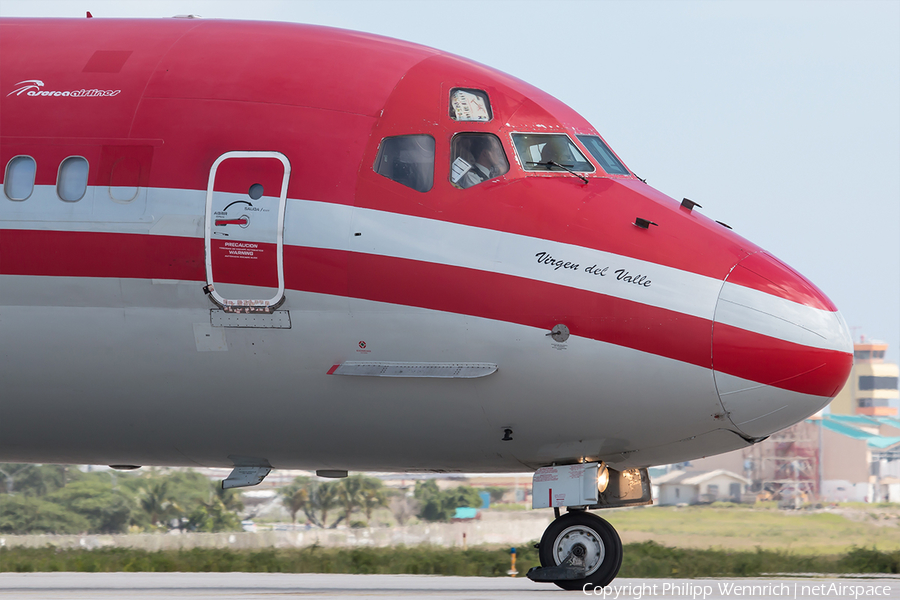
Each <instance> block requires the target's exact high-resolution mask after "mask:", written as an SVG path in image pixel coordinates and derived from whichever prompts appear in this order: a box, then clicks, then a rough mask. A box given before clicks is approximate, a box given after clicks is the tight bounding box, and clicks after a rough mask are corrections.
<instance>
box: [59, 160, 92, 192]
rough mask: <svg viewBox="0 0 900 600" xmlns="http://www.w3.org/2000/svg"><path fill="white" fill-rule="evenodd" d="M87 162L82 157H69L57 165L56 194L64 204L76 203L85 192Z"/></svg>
mask: <svg viewBox="0 0 900 600" xmlns="http://www.w3.org/2000/svg"><path fill="white" fill-rule="evenodd" d="M87 180H88V161H87V159H85V158H84V157H83V156H70V157H69V158H67V159H65V160H64V161H62V164H60V165H59V175H58V176H57V178H56V193H57V195H58V196H59V197H60V198H61V199H62V200H65V201H66V202H78V201H79V200H81V199H82V198H83V197H84V193H85V192H86V191H87Z"/></svg>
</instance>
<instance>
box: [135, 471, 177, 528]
mask: <svg viewBox="0 0 900 600" xmlns="http://www.w3.org/2000/svg"><path fill="white" fill-rule="evenodd" d="M140 505H141V508H142V509H144V512H146V513H147V516H149V517H150V523H151V524H153V525H155V526H157V527H158V526H161V525H164V524H165V522H166V521H167V520H168V518H169V517H170V516H171V515H172V513H173V512H175V511H176V510H178V506H177V505H176V504H175V503H174V502H172V500H171V499H170V497H169V482H168V481H167V480H165V479H151V480H150V481H148V482H147V485H146V486H144V487H142V488H141V489H140Z"/></svg>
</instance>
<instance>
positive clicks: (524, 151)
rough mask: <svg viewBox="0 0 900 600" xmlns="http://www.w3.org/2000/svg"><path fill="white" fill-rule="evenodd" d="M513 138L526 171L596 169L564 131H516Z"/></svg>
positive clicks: (584, 171) (581, 170) (584, 170)
mask: <svg viewBox="0 0 900 600" xmlns="http://www.w3.org/2000/svg"><path fill="white" fill-rule="evenodd" d="M512 138H513V145H514V146H515V148H516V153H517V154H518V155H519V161H520V162H521V163H522V168H523V169H525V170H526V171H566V170H569V171H577V172H582V173H591V172H593V171H594V166H593V165H592V164H591V163H590V162H589V161H588V159H586V158H585V157H584V154H582V153H581V151H580V150H579V149H578V147H577V146H575V143H574V142H573V141H572V140H571V139H569V136H567V135H565V134H563V133H514V134H512Z"/></svg>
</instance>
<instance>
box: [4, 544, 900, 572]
mask: <svg viewBox="0 0 900 600" xmlns="http://www.w3.org/2000/svg"><path fill="white" fill-rule="evenodd" d="M517 551H518V555H517V563H516V567H517V569H518V571H519V574H520V576H524V574H525V572H526V571H527V570H528V569H529V568H530V567H532V566H536V565H537V564H538V557H537V550H535V549H534V547H533V543H531V544H527V545H523V546H521V547H518V548H517ZM509 568H510V555H509V552H508V549H501V550H496V549H485V548H472V549H468V550H461V549H454V548H437V547H431V546H420V547H410V548H407V547H393V548H354V549H348V548H321V547H316V546H311V547H307V548H301V549H269V550H261V551H252V550H245V551H240V550H237V551H236V550H227V549H216V548H195V549H191V550H164V551H158V552H148V551H145V550H135V549H128V548H105V549H96V550H61V549H56V548H52V547H45V548H0V572H53V571H68V572H92V573H94V572H175V571H180V572H232V571H238V572H249V573H354V574H411V575H457V576H487V577H492V576H493V577H499V576H506V575H507V570H508V569H509ZM772 573H872V574H875V573H893V574H897V573H900V551H897V550H895V551H881V550H876V549H867V548H853V549H851V550H850V551H848V552H845V553H842V554H837V555H813V554H795V553H791V552H785V551H776V550H764V549H761V548H760V549H756V550H752V551H730V550H698V549H691V548H670V547H666V546H661V545H659V544H656V543H654V542H642V543H638V544H626V546H625V558H624V560H623V563H622V570H621V571H620V572H619V576H620V577H636V578H645V577H683V578H688V577H752V576H761V575H766V574H772Z"/></svg>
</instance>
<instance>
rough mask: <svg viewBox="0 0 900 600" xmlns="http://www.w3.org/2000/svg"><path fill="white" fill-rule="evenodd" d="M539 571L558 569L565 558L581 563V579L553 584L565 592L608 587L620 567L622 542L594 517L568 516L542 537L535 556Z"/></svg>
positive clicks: (550, 527)
mask: <svg viewBox="0 0 900 600" xmlns="http://www.w3.org/2000/svg"><path fill="white" fill-rule="evenodd" d="M538 554H539V556H540V559H541V566H542V567H556V566H559V565H560V564H561V563H562V562H563V561H565V560H566V559H567V558H570V560H571V557H573V556H574V557H576V558H577V560H579V561H583V565H584V569H585V577H584V579H565V580H559V581H554V582H553V583H555V584H556V585H557V586H559V587H561V588H562V589H564V590H582V589H584V586H585V585H588V586H589V588H590V589H593V588H594V587H605V586H607V585H609V584H610V583H611V582H612V580H613V579H615V578H616V575H617V574H618V573H619V567H621V566H622V540H621V539H619V534H618V533H616V530H615V529H614V528H613V526H612V525H610V524H609V523H607V522H606V521H605V520H603V519H601V518H600V517H598V516H597V515H594V514H591V513H588V512H584V511H579V512H570V513H568V514H566V515H564V516H562V517H560V518H558V519H556V520H555V521H553V522H552V523H550V526H549V527H547V530H546V531H544V535H543V536H542V537H541V545H540V549H539V552H538Z"/></svg>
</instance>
